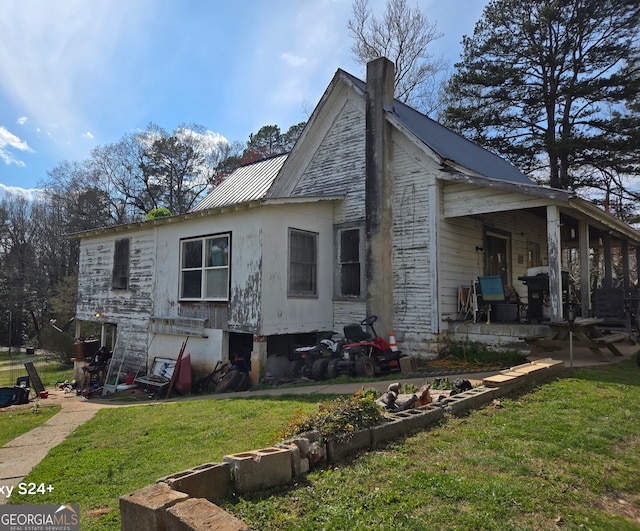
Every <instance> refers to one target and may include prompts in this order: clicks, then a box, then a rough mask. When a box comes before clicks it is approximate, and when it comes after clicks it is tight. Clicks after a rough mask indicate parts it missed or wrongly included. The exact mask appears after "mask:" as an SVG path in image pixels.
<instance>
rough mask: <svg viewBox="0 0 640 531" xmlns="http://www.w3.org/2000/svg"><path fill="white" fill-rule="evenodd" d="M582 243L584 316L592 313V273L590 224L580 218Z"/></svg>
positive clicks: (581, 297)
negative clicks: (590, 269) (590, 270)
mask: <svg viewBox="0 0 640 531" xmlns="http://www.w3.org/2000/svg"><path fill="white" fill-rule="evenodd" d="M578 231H579V238H578V241H579V243H580V299H581V300H582V317H589V316H590V315H591V313H590V312H591V275H590V274H589V266H590V264H589V224H588V223H587V222H586V221H585V220H580V225H579V227H578Z"/></svg>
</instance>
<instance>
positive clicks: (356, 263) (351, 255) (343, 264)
mask: <svg viewBox="0 0 640 531" xmlns="http://www.w3.org/2000/svg"><path fill="white" fill-rule="evenodd" d="M339 264H340V294H341V295H350V296H355V297H359V296H360V276H361V274H360V229H358V228H355V229H345V230H341V231H340V251H339Z"/></svg>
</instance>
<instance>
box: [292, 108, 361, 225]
mask: <svg viewBox="0 0 640 531" xmlns="http://www.w3.org/2000/svg"><path fill="white" fill-rule="evenodd" d="M364 133H365V118H364V114H363V113H362V110H361V109H359V108H358V107H357V106H356V105H355V104H354V103H353V102H352V101H351V100H347V101H346V102H345V104H344V106H343V107H342V108H341V110H340V112H338V113H337V114H336V117H335V119H334V121H333V124H332V126H331V127H330V128H329V129H328V131H327V133H326V135H325V136H324V138H323V139H322V142H321V143H320V145H319V146H318V149H317V150H316V152H315V153H314V155H313V157H312V158H311V161H310V162H309V164H308V166H307V167H306V168H305V170H304V173H303V175H302V176H301V177H300V179H299V181H298V183H297V185H296V186H295V188H294V190H293V192H292V194H291V195H334V194H336V195H338V194H342V193H347V197H346V199H345V200H344V201H342V202H340V203H339V204H337V205H336V207H335V211H336V213H335V223H343V222H347V221H354V220H359V219H363V218H364V186H365V179H364V175H365V158H364V152H365V144H364V141H365V135H364Z"/></svg>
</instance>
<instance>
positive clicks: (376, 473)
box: [0, 359, 640, 531]
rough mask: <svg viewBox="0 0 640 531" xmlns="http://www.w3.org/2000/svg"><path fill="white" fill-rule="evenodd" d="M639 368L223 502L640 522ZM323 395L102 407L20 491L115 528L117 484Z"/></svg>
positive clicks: (313, 521) (390, 525)
mask: <svg viewBox="0 0 640 531" xmlns="http://www.w3.org/2000/svg"><path fill="white" fill-rule="evenodd" d="M639 376H640V368H638V367H637V366H636V362H635V359H634V360H630V361H625V362H622V363H619V364H612V365H602V366H599V367H598V368H597V369H594V370H587V369H580V370H577V369H576V370H566V371H565V372H564V373H563V375H562V377H561V378H559V379H557V380H554V381H552V382H549V383H547V384H545V385H542V386H540V387H538V388H536V389H533V390H532V391H531V392H528V393H524V394H521V395H518V396H512V397H509V398H505V399H503V400H502V401H501V403H500V404H498V405H492V406H488V407H485V408H484V409H481V410H478V411H473V412H471V413H470V414H469V415H467V416H464V417H461V418H450V419H447V421H446V422H444V423H443V424H442V425H440V426H438V427H436V428H434V429H432V430H429V431H425V432H420V433H418V434H416V435H414V436H412V437H409V438H407V439H404V440H401V441H396V442H395V443H394V444H390V445H388V446H386V447H383V448H380V449H378V450H376V451H371V452H367V453H364V454H361V455H360V456H358V457H357V458H355V459H354V460H353V461H352V462H350V463H345V464H342V465H340V466H337V467H334V468H331V469H328V470H319V471H314V472H312V473H310V474H308V475H307V476H306V477H305V478H304V480H302V481H301V482H300V483H299V484H297V485H294V486H292V487H289V488H284V489H274V490H273V491H269V492H261V493H256V494H253V495H250V496H243V497H239V498H237V499H232V500H227V501H225V502H224V503H221V505H223V506H224V507H225V508H226V509H227V510H229V511H231V512H233V513H234V514H236V515H237V516H239V517H240V518H242V519H243V520H245V521H246V522H247V524H248V525H249V526H250V527H251V528H252V529H256V530H289V529H291V530H294V529H300V530H303V529H304V530H315V529H318V530H320V529H331V530H340V529H344V530H359V529H375V530H385V529H392V530H394V531H397V530H411V531H413V530H417V529H435V530H439V529H446V530H449V529H473V530H481V529H496V530H498V529H499V530H509V529H513V530H524V529H532V530H546V529H549V530H551V529H554V530H555V529H559V528H561V529H597V530H608V529H611V530H624V529H630V530H631V529H640V479H639V478H640V475H639V474H638V472H639V471H640V378H639ZM325 398H326V397H325ZM322 399H323V398H320V397H318V396H314V397H313V399H311V397H309V398H307V397H305V396H299V395H295V396H294V395H289V396H283V397H277V398H274V397H262V398H249V399H244V398H242V399H240V398H236V399H233V398H230V399H222V400H198V401H185V402H178V403H171V404H163V403H154V405H144V406H131V407H122V408H116V409H108V410H107V409H105V410H101V411H100V412H99V413H98V414H97V416H96V417H94V419H92V420H91V421H89V422H88V423H86V424H84V425H83V426H81V427H80V428H79V429H77V430H76V431H75V432H74V433H73V434H72V435H71V436H70V437H69V438H68V439H67V440H66V441H65V442H64V443H63V444H61V445H59V446H58V447H56V448H54V449H53V450H52V451H51V452H50V453H49V455H48V456H47V457H46V458H45V459H44V460H43V461H42V462H41V463H40V465H38V466H37V467H36V468H35V469H34V470H33V471H32V472H31V473H30V474H29V476H28V477H27V478H26V481H32V482H36V483H46V484H49V483H50V484H52V485H53V486H54V491H53V492H52V493H51V494H46V495H40V496H38V499H37V500H36V499H33V496H31V497H29V496H22V497H16V495H15V493H14V496H13V497H12V498H11V502H13V503H79V504H80V507H81V511H82V529H83V530H117V529H119V528H120V517H119V513H118V497H119V496H120V495H122V494H126V493H129V492H132V491H134V490H137V489H139V488H141V487H143V486H145V485H148V484H150V483H152V482H154V481H155V480H156V479H157V478H159V477H161V476H164V475H168V474H172V473H175V472H179V471H182V470H185V469H187V468H190V467H193V466H196V465H200V464H203V463H207V462H216V461H220V459H221V457H222V456H223V455H225V454H230V453H236V452H240V451H247V450H251V449H258V448H261V447H264V446H267V445H269V444H271V443H272V442H273V441H274V440H275V439H277V438H278V433H279V430H281V429H282V428H283V427H284V425H285V423H286V422H287V420H289V419H290V418H291V417H292V416H293V414H294V412H295V411H296V410H301V411H303V412H306V411H312V410H314V409H315V408H316V407H317V401H318V400H322ZM0 422H2V420H1V417H0ZM0 427H2V425H0Z"/></svg>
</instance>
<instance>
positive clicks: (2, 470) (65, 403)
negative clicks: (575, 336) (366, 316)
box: [0, 342, 640, 504]
mask: <svg viewBox="0 0 640 531" xmlns="http://www.w3.org/2000/svg"><path fill="white" fill-rule="evenodd" d="M617 346H618V347H619V349H620V351H621V352H622V353H623V354H624V355H623V356H622V357H616V358H614V359H613V361H612V362H613V363H615V362H619V361H622V360H624V359H628V358H629V357H631V356H633V354H635V352H637V351H638V350H640V347H638V346H637V345H632V344H629V343H627V342H625V343H620V344H618V345H617ZM543 357H552V358H553V359H556V360H562V361H563V362H564V363H565V367H567V368H568V367H569V366H570V364H571V360H570V356H569V352H568V351H556V352H552V353H549V355H548V356H543ZM572 358H573V367H575V368H579V367H588V366H596V367H597V366H602V365H607V364H608V363H606V362H600V361H598V360H597V359H596V358H595V356H594V355H593V354H592V353H591V352H590V351H589V350H588V349H575V350H574V353H573V357H572ZM534 359H540V358H530V360H531V361H533V360H534ZM495 373H496V371H491V372H484V373H470V374H447V375H446V376H447V378H449V380H451V381H452V380H454V379H455V378H464V379H468V380H470V381H472V382H473V383H474V384H479V383H480V382H481V381H482V379H483V378H485V377H487V376H490V375H492V374H495ZM443 376H444V375H443ZM433 379H434V376H429V377H424V378H411V379H404V378H402V376H401V375H400V374H399V375H398V378H397V381H399V382H401V383H402V384H403V385H407V384H413V385H416V386H417V387H421V386H422V385H424V384H425V383H427V382H432V381H433ZM390 383H391V380H389V381H376V382H371V383H367V384H363V383H349V384H332V383H331V382H326V383H323V384H320V385H313V386H300V387H279V388H273V389H262V390H260V391H244V392H241V393H230V394H219V395H204V396H192V397H187V398H178V399H175V400H211V399H222V398H233V397H246V396H252V397H255V396H258V395H271V396H272V395H282V394H341V395H345V394H353V393H355V392H356V391H358V390H360V389H362V388H363V387H373V388H375V389H377V390H379V391H381V392H382V391H386V389H387V387H388V386H389V384H390ZM436 393H437V392H434V393H433V394H434V395H435V394H436ZM171 401H174V400H173V399H172V400H171ZM167 402H169V401H168V400H167ZM145 403H157V401H156V400H154V401H149V402H120V403H116V402H114V401H112V400H101V399H91V400H86V399H84V398H82V397H79V396H76V394H75V393H63V392H62V391H59V390H49V397H48V398H46V399H43V400H41V405H42V406H44V405H47V406H50V405H60V406H62V409H61V410H60V412H59V413H57V414H56V415H54V416H53V417H51V418H50V419H49V420H48V421H47V422H45V423H44V424H42V425H41V426H38V427H37V428H34V429H33V430H31V431H30V432H28V433H25V434H24V435H21V436H20V437H17V438H16V439H14V440H13V441H10V442H9V443H7V444H6V445H5V446H4V447H2V448H0V487H4V489H3V490H2V492H1V493H0V504H4V503H6V498H5V493H6V488H7V487H11V486H13V487H15V486H17V485H18V484H19V483H20V482H22V481H23V480H24V478H25V476H26V475H27V474H28V473H29V472H30V471H31V470H32V469H33V467H34V466H36V465H37V464H38V463H39V462H40V461H41V460H42V459H44V457H45V456H46V455H47V453H48V452H49V450H51V449H52V448H53V447H55V446H57V445H58V444H60V443H61V442H62V441H64V439H65V438H66V437H67V435H69V434H70V433H71V432H73V431H74V430H75V429H76V428H77V427H78V426H80V425H81V424H83V423H85V422H87V421H88V420H90V419H91V418H92V417H93V416H94V415H95V414H96V412H97V411H98V410H100V409H102V408H105V407H128V406H135V405H144V404H145ZM32 405H33V401H32V402H31V404H29V405H24V406H12V407H29V408H30V407H32ZM9 409H11V408H6V409H5V410H4V411H3V410H0V415H2V414H3V413H6V411H7V410H9ZM0 418H1V417H0Z"/></svg>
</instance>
